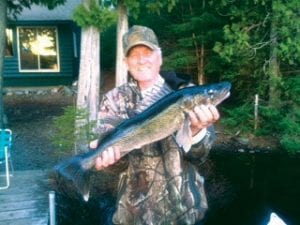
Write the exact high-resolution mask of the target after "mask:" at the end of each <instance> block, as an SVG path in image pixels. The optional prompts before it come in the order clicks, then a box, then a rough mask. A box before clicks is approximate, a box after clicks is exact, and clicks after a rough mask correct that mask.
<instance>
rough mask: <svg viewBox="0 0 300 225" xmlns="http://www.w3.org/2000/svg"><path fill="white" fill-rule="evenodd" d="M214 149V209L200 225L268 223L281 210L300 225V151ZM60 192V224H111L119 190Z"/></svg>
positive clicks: (207, 172)
mask: <svg viewBox="0 0 300 225" xmlns="http://www.w3.org/2000/svg"><path fill="white" fill-rule="evenodd" d="M220 152H221V151H218V150H214V151H212V152H211V155H210V159H209V160H208V161H207V162H206V163H205V164H203V165H201V167H200V168H199V169H200V170H201V173H202V174H203V175H204V177H205V178H206V190H207V195H208V201H209V211H208V214H207V216H206V219H205V220H204V221H202V222H201V223H199V224H198V225H200V224H201V225H225V224H226V225H266V224H267V222H268V221H269V218H270V214H271V212H275V213H276V214H277V215H278V216H279V217H281V218H282V219H283V220H284V221H285V222H286V223H287V224H288V225H298V224H300V207H299V203H300V155H297V156H288V155H287V154H283V153H272V154H271V153H252V154H251V153H236V152H224V151H222V152H221V153H220ZM64 198H65V197H64V196H58V199H60V200H59V202H58V203H57V208H58V224H60V225H64V224H66V225H67V224H74V225H85V224H87V222H88V224H89V225H100V224H101V225H104V224H105V225H107V224H112V223H111V217H112V214H113V212H114V210H115V205H114V202H115V200H116V199H115V197H114V194H109V193H104V194H103V195H102V196H101V197H100V198H97V199H95V198H94V199H93V198H92V199H91V200H90V201H89V202H88V203H85V202H82V201H79V200H78V199H77V200H76V199H74V198H70V199H68V198H67V199H64Z"/></svg>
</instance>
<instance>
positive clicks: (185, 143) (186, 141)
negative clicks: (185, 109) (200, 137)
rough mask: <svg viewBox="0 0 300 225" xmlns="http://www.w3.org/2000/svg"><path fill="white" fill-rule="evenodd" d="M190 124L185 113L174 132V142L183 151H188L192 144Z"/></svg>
mask: <svg viewBox="0 0 300 225" xmlns="http://www.w3.org/2000/svg"><path fill="white" fill-rule="evenodd" d="M190 125H191V122H190V120H189V117H188V116H187V115H186V116H185V118H184V122H183V124H182V126H181V128H180V129H179V130H178V131H177V134H176V142H177V144H178V145H179V146H180V147H182V148H183V150H184V151H185V152H188V151H189V150H190V148H191V146H192V130H191V126H190Z"/></svg>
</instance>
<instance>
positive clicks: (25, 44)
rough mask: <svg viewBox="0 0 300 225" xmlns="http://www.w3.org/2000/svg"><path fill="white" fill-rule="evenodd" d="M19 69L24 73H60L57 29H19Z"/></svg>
mask: <svg viewBox="0 0 300 225" xmlns="http://www.w3.org/2000/svg"><path fill="white" fill-rule="evenodd" d="M18 39H19V53H20V54H19V58H20V60H19V68H20V71H23V72H32V71H33V72H34V71H35V72H52V71H54V72H58V71H59V58H58V48H57V45H58V44H57V29H56V28H55V27H19V28H18Z"/></svg>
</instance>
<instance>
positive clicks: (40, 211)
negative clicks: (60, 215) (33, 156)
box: [0, 170, 49, 225]
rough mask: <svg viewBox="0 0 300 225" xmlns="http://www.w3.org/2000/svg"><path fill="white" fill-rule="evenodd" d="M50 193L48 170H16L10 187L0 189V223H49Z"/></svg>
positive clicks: (18, 224) (1, 224)
mask: <svg viewBox="0 0 300 225" xmlns="http://www.w3.org/2000/svg"><path fill="white" fill-rule="evenodd" d="M2 180H4V177H0V182H2ZM0 184H1V183H0ZM48 193H49V187H48V181H47V172H46V171H43V170H24V171H14V174H13V176H12V177H11V184H10V187H9V188H8V189H5V190H0V225H33V224H34V225H47V224H48V211H49V203H48Z"/></svg>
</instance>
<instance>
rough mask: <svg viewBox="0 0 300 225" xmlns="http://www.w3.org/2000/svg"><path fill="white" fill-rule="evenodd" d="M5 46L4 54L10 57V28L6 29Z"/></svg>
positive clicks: (11, 54)
mask: <svg viewBox="0 0 300 225" xmlns="http://www.w3.org/2000/svg"><path fill="white" fill-rule="evenodd" d="M5 31H6V46H5V56H6V57H11V56H13V55H14V53H13V31H12V29H9V28H8V29H6V30H5Z"/></svg>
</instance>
